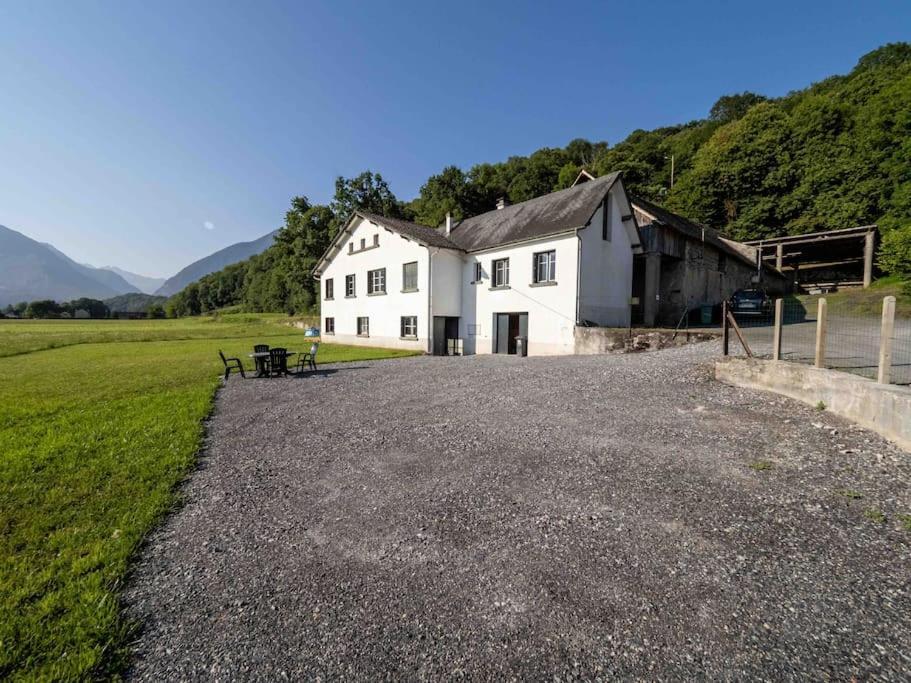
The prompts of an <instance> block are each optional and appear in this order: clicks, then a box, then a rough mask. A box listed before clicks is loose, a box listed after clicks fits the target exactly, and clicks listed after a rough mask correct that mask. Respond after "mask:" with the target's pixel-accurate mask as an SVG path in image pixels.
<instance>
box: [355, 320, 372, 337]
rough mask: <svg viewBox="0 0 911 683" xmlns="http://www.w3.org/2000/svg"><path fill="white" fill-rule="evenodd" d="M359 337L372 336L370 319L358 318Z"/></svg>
mask: <svg viewBox="0 0 911 683" xmlns="http://www.w3.org/2000/svg"><path fill="white" fill-rule="evenodd" d="M357 336H358V337H369V336H370V318H367V317H364V318H358V319H357Z"/></svg>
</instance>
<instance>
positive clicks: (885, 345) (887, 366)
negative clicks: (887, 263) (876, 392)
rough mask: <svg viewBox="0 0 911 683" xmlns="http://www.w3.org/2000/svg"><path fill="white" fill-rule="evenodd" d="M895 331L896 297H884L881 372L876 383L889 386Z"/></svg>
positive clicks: (880, 354) (880, 333)
mask: <svg viewBox="0 0 911 683" xmlns="http://www.w3.org/2000/svg"><path fill="white" fill-rule="evenodd" d="M894 330H895V297H894V296H887V297H883V322H882V328H881V329H880V332H879V372H878V373H877V375H876V381H877V382H879V383H880V384H888V383H889V381H890V380H891V375H892V333H893V331H894Z"/></svg>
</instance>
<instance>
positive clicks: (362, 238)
mask: <svg viewBox="0 0 911 683" xmlns="http://www.w3.org/2000/svg"><path fill="white" fill-rule="evenodd" d="M366 248H367V238H366V237H361V249H366Z"/></svg>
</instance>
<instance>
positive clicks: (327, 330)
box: [323, 318, 335, 334]
mask: <svg viewBox="0 0 911 683" xmlns="http://www.w3.org/2000/svg"><path fill="white" fill-rule="evenodd" d="M323 334H335V318H326V324H325V325H324V326H323Z"/></svg>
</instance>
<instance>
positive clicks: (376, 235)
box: [373, 233, 380, 247]
mask: <svg viewBox="0 0 911 683" xmlns="http://www.w3.org/2000/svg"><path fill="white" fill-rule="evenodd" d="M373 246H375V247H378V246H380V236H379V233H373Z"/></svg>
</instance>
